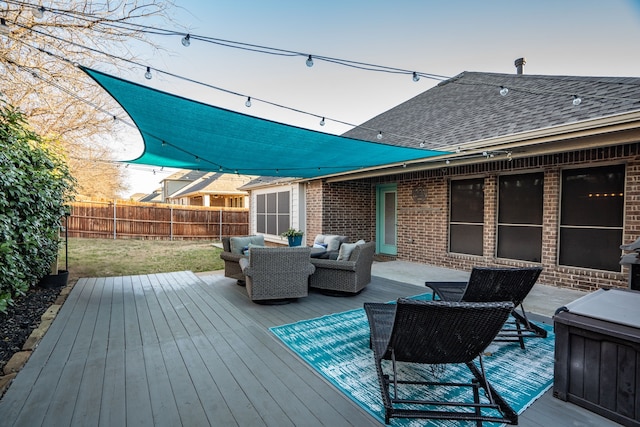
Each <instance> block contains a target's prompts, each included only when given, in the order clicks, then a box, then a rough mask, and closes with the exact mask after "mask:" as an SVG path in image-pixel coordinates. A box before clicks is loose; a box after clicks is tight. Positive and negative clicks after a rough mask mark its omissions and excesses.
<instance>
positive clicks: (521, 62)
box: [515, 58, 527, 74]
mask: <svg viewBox="0 0 640 427" xmlns="http://www.w3.org/2000/svg"><path fill="white" fill-rule="evenodd" d="M526 63H527V58H518V59H516V61H515V65H516V74H522V69H523V68H524V64H526Z"/></svg>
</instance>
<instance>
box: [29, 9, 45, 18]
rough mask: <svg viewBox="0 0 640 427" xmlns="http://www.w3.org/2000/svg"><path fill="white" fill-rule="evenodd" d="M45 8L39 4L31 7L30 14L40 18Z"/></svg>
mask: <svg viewBox="0 0 640 427" xmlns="http://www.w3.org/2000/svg"><path fill="white" fill-rule="evenodd" d="M44 11H45V8H44V6H39V7H37V8H35V9H31V14H32V15H33V17H34V18H36V19H41V18H42V17H43V16H44Z"/></svg>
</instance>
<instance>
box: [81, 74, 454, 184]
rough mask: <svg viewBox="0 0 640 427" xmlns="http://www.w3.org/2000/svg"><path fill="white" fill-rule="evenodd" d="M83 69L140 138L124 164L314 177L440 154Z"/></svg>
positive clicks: (244, 173) (439, 152) (440, 153)
mask: <svg viewBox="0 0 640 427" xmlns="http://www.w3.org/2000/svg"><path fill="white" fill-rule="evenodd" d="M82 69H83V70H84V71H85V72H86V73H87V74H88V75H89V76H91V77H92V78H93V79H94V80H95V81H96V82H97V83H98V84H99V85H100V86H102V87H103V88H104V89H105V90H106V91H107V92H108V93H109V94H110V95H111V96H112V97H113V98H114V99H115V100H116V101H117V102H118V103H120V105H121V106H122V107H123V108H124V110H125V111H126V112H127V114H129V116H130V117H131V119H132V120H133V122H134V123H135V124H136V126H137V127H138V130H139V131H140V133H141V134H142V138H143V141H144V152H143V154H142V155H141V156H140V157H138V158H137V159H134V160H131V161H130V163H139V164H146V165H154V166H164V167H171V168H181V169H196V170H202V171H212V172H223V173H238V174H242V175H264V176H282V177H299V178H313V177H318V176H324V175H332V174H336V173H341V172H348V171H355V170H361V169H365V168H370V167H375V166H382V165H386V164H393V163H398V162H405V161H411V160H416V159H422V158H427V157H432V156H437V155H442V154H445V153H444V152H441V151H433V150H425V149H418V148H407V147H399V146H394V145H390V144H383V143H376V142H370V141H362V140H356V139H352V138H347V137H343V136H338V135H331V134H327V133H322V132H316V131H313V130H309V129H304V128H300V127H295V126H290V125H286V124H282V123H277V122H273V121H270V120H265V119H261V118H256V117H252V116H248V115H245V114H241V113H237V112H234V111H230V110H226V109H223V108H218V107H215V106H211V105H207V104H204V103H202V102H197V101H194V100H190V99H187V98H183V97H180V96H177V95H173V94H169V93H166V92H162V91H159V90H157V89H153V88H148V87H145V86H142V85H139V84H137V83H133V82H130V81H127V80H123V79H120V78H117V77H114V76H111V75H108V74H105V73H102V72H99V71H96V70H93V69H89V68H85V67H83V68H82Z"/></svg>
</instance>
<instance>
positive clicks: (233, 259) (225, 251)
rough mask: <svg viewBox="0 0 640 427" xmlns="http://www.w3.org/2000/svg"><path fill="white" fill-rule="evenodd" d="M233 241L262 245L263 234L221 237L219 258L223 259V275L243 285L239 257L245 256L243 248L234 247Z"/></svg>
mask: <svg viewBox="0 0 640 427" xmlns="http://www.w3.org/2000/svg"><path fill="white" fill-rule="evenodd" d="M234 243H236V244H240V245H242V246H245V245H249V243H253V244H258V245H264V236H262V235H252V236H233V237H223V238H222V252H220V259H222V260H223V261H224V276H225V277H229V278H232V279H236V280H237V281H238V285H241V286H244V285H245V282H244V274H242V269H241V268H240V259H242V258H246V255H244V254H243V253H242V250H241V249H244V248H234Z"/></svg>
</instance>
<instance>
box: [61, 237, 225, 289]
mask: <svg viewBox="0 0 640 427" xmlns="http://www.w3.org/2000/svg"><path fill="white" fill-rule="evenodd" d="M67 249H68V254H69V264H68V266H69V281H70V282H71V281H76V280H77V279H79V278H81V277H110V276H130V275H136V274H150V273H166V272H171V271H183V270H191V271H193V272H194V273H198V272H202V271H212V270H221V269H223V268H224V262H223V261H222V260H221V259H220V256H219V255H220V252H221V251H222V249H219V248H217V247H214V246H213V242H211V241H203V240H176V241H168V240H129V239H117V240H113V239H85V238H70V239H69V242H68V248H67ZM64 268H65V248H64V245H60V257H59V262H58V269H60V270H63V269H64Z"/></svg>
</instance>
